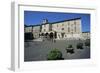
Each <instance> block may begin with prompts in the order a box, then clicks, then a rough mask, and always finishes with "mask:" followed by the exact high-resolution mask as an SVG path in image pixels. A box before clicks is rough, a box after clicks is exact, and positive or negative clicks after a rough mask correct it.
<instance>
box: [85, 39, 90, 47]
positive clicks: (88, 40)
mask: <svg viewBox="0 0 100 73" xmlns="http://www.w3.org/2000/svg"><path fill="white" fill-rule="evenodd" d="M85 46H88V47H90V39H86V41H85Z"/></svg>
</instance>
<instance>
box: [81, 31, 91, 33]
mask: <svg viewBox="0 0 100 73" xmlns="http://www.w3.org/2000/svg"><path fill="white" fill-rule="evenodd" d="M82 33H90V31H85V32H82Z"/></svg>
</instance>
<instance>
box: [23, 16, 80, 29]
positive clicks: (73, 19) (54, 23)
mask: <svg viewBox="0 0 100 73" xmlns="http://www.w3.org/2000/svg"><path fill="white" fill-rule="evenodd" d="M78 19H81V17H79V18H73V19H67V20H62V21H57V22H51V23H50V22H48V23H45V24H43V23H42V24H38V25H29V26H27V25H25V27H34V26H41V25H46V24H55V23H60V22H65V21H72V20H78Z"/></svg>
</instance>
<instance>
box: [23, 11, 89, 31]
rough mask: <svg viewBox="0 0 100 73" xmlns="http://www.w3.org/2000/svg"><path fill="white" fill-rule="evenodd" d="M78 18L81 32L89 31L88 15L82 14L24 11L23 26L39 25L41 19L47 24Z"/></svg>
mask: <svg viewBox="0 0 100 73" xmlns="http://www.w3.org/2000/svg"><path fill="white" fill-rule="evenodd" d="M78 17H81V19H82V32H86V31H90V14H83V13H61V12H39V11H24V24H25V25H37V24H41V23H42V21H43V19H48V22H56V21H61V20H67V19H73V18H78Z"/></svg>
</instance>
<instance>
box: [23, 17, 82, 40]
mask: <svg viewBox="0 0 100 73" xmlns="http://www.w3.org/2000/svg"><path fill="white" fill-rule="evenodd" d="M24 31H25V33H32V34H33V37H34V38H42V37H45V38H50V37H52V38H54V39H58V40H61V39H82V38H83V33H82V23H81V18H74V19H68V20H62V21H57V22H51V23H50V22H48V20H47V19H44V20H43V22H42V23H41V24H39V25H30V26H25V28H24Z"/></svg>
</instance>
